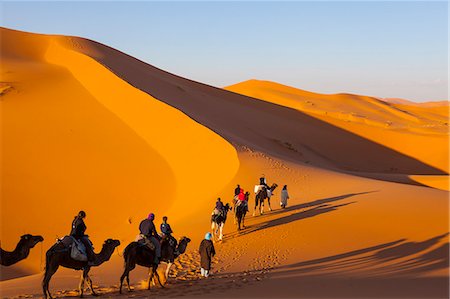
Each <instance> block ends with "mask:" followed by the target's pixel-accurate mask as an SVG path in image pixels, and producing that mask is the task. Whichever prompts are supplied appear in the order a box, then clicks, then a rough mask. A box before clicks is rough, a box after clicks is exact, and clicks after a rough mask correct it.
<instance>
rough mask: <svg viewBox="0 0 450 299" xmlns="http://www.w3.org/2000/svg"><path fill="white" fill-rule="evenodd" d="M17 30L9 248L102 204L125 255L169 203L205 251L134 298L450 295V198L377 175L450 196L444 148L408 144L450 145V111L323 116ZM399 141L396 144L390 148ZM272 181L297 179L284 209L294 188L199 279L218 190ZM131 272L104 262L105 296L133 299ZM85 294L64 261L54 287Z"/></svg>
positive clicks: (24, 284)
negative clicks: (388, 123)
mask: <svg viewBox="0 0 450 299" xmlns="http://www.w3.org/2000/svg"><path fill="white" fill-rule="evenodd" d="M1 33H2V41H7V42H2V43H1V44H2V74H1V82H2V86H3V89H2V90H3V92H2V96H1V101H0V103H1V105H2V106H1V109H2V114H3V115H2V126H3V132H2V138H3V146H2V151H3V161H2V187H3V189H2V212H1V213H2V214H1V216H2V235H1V240H2V247H3V246H4V247H5V248H11V247H12V246H13V244H14V243H15V242H16V239H17V238H18V235H19V234H21V233H22V231H27V232H31V233H36V234H37V233H39V234H42V235H44V237H45V238H46V239H47V240H46V242H45V243H44V244H43V249H44V250H45V249H46V248H48V247H49V246H50V245H51V243H52V240H51V239H52V236H54V235H56V234H64V233H66V232H67V230H68V225H69V224H70V220H71V217H72V215H74V214H75V213H76V212H77V211H78V209H79V208H80V207H82V208H85V207H86V206H88V207H89V208H86V210H87V212H88V219H87V224H88V227H89V229H88V232H89V233H91V232H92V233H91V235H92V237H93V240H94V243H95V244H99V242H101V240H102V239H105V238H106V237H114V238H118V239H120V240H121V241H123V245H125V244H126V243H127V242H129V241H130V240H131V239H132V238H133V237H134V234H135V233H136V228H137V225H138V222H139V220H140V219H141V218H142V217H145V214H146V213H147V212H148V211H149V210H152V211H156V212H157V213H158V215H161V216H162V214H167V215H168V216H169V218H170V219H171V224H172V226H173V228H174V231H175V235H176V236H177V237H180V236H182V235H188V236H189V237H190V238H191V239H192V243H191V244H190V245H189V247H188V252H187V253H186V254H184V255H183V256H182V257H181V258H180V259H179V260H178V261H177V263H176V266H175V267H174V272H173V275H174V277H172V278H171V281H170V282H169V285H168V288H166V289H154V290H152V291H151V293H148V292H147V291H145V290H140V289H141V288H142V286H143V285H142V283H141V282H142V280H144V279H145V278H146V273H145V269H142V268H139V269H137V270H135V271H134V272H133V273H132V275H131V280H132V285H133V286H134V287H135V289H136V292H135V293H134V294H133V295H131V296H139V297H140V296H148V295H149V294H151V295H152V296H153V295H154V296H158V297H165V298H179V297H184V298H192V297H196V298H198V297H200V298H211V297H214V298H216V297H217V298H231V297H239V298H249V297H258V298H260V297H263V298H267V297H270V296H272V297H282V298H333V297H338V298H343V297H349V298H367V297H370V298H396V297H398V298H413V297H414V298H445V297H448V277H449V273H448V269H449V258H448V231H449V230H448V205H449V203H448V194H449V193H448V192H447V191H442V190H438V189H434V188H428V187H423V186H414V185H411V182H408V181H405V182H406V183H408V184H399V183H392V182H386V181H382V180H373V179H368V178H364V177H361V176H368V175H373V176H374V177H377V178H384V179H385V180H394V179H393V178H392V177H393V176H397V177H399V178H400V179H405V178H408V179H409V180H410V181H416V182H421V183H424V182H425V181H428V183H427V184H429V185H434V186H433V187H438V188H441V187H442V185H443V184H442V180H441V179H442V175H444V174H445V173H446V171H447V169H448V168H446V166H445V165H443V163H444V161H445V159H447V155H448V152H445V148H444V149H442V148H431V147H430V148H428V153H429V156H426V154H425V152H426V151H425V150H423V151H422V150H417V149H414V150H412V149H410V148H409V147H408V146H407V145H406V142H413V144H414V142H417V143H420V142H419V141H420V140H425V141H427V142H428V141H429V142H431V143H433V144H436V145H440V144H442V143H443V140H445V139H446V138H447V136H446V133H445V132H443V131H440V127H439V126H436V127H430V128H429V129H428V128H425V129H424V128H423V127H421V125H420V124H421V123H420V122H421V121H424V122H425V121H430V122H433V121H435V122H436V123H437V122H439V121H440V119H441V116H442V115H444V116H445V113H444V112H442V111H438V112H433V115H434V116H433V117H434V118H432V117H431V116H423V115H421V116H420V117H421V118H419V120H420V121H419V122H415V121H413V120H412V119H411V118H410V116H411V115H409V114H408V113H403V112H399V111H398V110H397V108H398V107H397V108H395V107H394V108H393V107H389V108H388V109H386V110H383V109H384V108H385V107H384V106H383V105H384V104H382V103H377V102H371V101H369V100H368V102H366V103H358V101H359V98H358V97H356V96H348V98H347V96H342V97H343V98H342V103H341V104H340V106H339V105H338V106H339V107H338V108H339V109H341V108H346V109H353V108H352V106H355V108H354V109H356V110H358V111H363V112H364V113H367V115H368V116H369V115H370V116H371V115H374V116H376V117H378V118H379V120H381V121H383V120H384V119H387V118H390V117H392V118H393V119H394V118H395V119H396V120H397V121H398V122H399V123H401V124H411V126H410V127H401V128H400V127H398V128H394V127H395V126H393V127H392V129H391V128H383V127H382V126H379V125H374V124H372V123H369V124H368V123H362V122H354V121H343V120H342V119H338V118H336V117H324V118H321V117H319V116H318V115H319V114H320V113H312V112H308V111H302V110H301V109H297V108H296V107H293V106H292V105H291V104H289V103H288V102H281V101H284V100H285V97H284V96H282V94H278V96H279V98H277V99H276V101H275V100H273V103H272V102H271V100H270V99H265V98H263V99H262V100H261V99H256V98H253V97H247V96H243V95H239V94H236V93H233V92H229V91H224V90H220V89H217V88H213V87H210V86H207V85H203V84H200V83H196V82H193V81H190V80H187V79H183V78H180V77H177V76H174V75H172V74H169V73H166V72H164V71H161V70H159V69H156V68H154V67H152V66H150V65H148V64H145V63H143V62H140V61H139V60H136V59H134V58H132V57H130V56H127V55H125V54H123V53H121V52H119V51H117V50H114V49H111V48H109V47H107V46H104V45H101V44H98V43H96V42H93V41H89V40H85V39H81V38H72V37H57V36H42V35H34V34H27V33H21V32H16V31H12V30H7V29H3V30H2V31H1ZM133 86H134V87H133ZM136 87H137V88H136ZM255 90H256V89H255ZM142 91H145V92H146V93H144V92H142ZM275 93H279V91H277V90H275ZM355 97H356V98H355ZM337 99H339V101H341V96H338V97H337ZM346 99H347V100H346ZM268 101H269V102H268ZM374 103H377V104H374ZM325 104H327V103H326V102H323V105H324V107H328V106H326V105H325ZM337 104H339V103H337ZM378 104H379V105H378ZM321 105H322V104H321ZM374 105H375V106H374ZM173 107H175V108H177V109H174V108H173ZM329 108H330V111H331V107H329ZM327 109H328V108H327ZM420 109H421V108H420ZM348 111H350V110H348ZM411 111H412V110H411ZM421 111H422V110H421ZM397 112H398V113H397ZM411 113H413V112H411ZM414 113H418V114H420V113H422V112H420V113H419V112H414ZM442 113H444V114H442ZM405 115H409V116H405ZM343 124H347V125H348V126H344V125H343ZM412 124H414V125H412ZM418 124H419V125H418ZM358 128H359V129H358ZM420 128H422V129H423V131H422V132H419V131H418V130H419V129H420ZM422 129H421V130H422ZM357 130H361V131H357ZM382 132H387V133H386V135H385V136H391V135H389V134H393V135H392V136H391V137H390V138H385V139H383V138H379V137H378V135H377V134H382ZM364 134H365V135H364ZM401 136H403V137H401ZM377 138H378V139H377ZM396 138H404V139H403V143H402V142H399V143H396V141H395V140H394V139H396ZM417 138H418V139H417ZM420 138H423V139H420ZM225 140H226V141H225ZM227 141H228V142H227ZM230 143H231V144H230ZM422 149H423V147H422ZM435 156H438V157H437V158H436V157H435ZM262 173H264V174H266V176H267V179H268V182H269V183H272V182H276V183H278V184H279V185H280V188H281V186H283V185H285V184H286V185H288V188H289V192H290V196H291V199H290V200H289V207H288V208H287V209H285V210H280V209H279V204H278V199H279V194H280V190H279V189H278V190H277V191H276V192H275V195H274V196H275V197H274V198H273V199H272V207H273V208H274V211H272V212H267V213H265V214H264V215H262V216H257V217H251V215H248V217H247V218H246V224H247V228H246V229H245V230H244V231H242V232H237V231H236V227H235V226H234V225H233V222H232V219H229V220H228V221H227V224H226V227H225V241H224V242H223V243H216V246H217V247H216V249H217V252H218V255H217V257H216V259H215V260H214V264H213V269H214V275H213V276H212V277H211V278H210V279H208V280H204V279H203V280H201V279H199V275H198V272H199V269H198V262H199V261H198V253H197V252H196V249H197V248H198V245H199V242H200V240H201V239H202V237H203V236H204V233H205V232H206V231H208V230H209V219H210V212H211V209H212V207H213V205H214V200H215V198H216V197H217V196H220V197H222V198H223V199H224V201H225V202H230V201H231V199H232V194H233V189H234V187H235V185H236V184H237V183H239V184H241V186H242V187H243V188H244V189H245V190H251V189H252V188H253V186H254V184H255V183H256V182H257V181H258V178H259V176H260V175H261V174H262ZM349 173H351V174H349ZM424 174H427V176H424ZM381 176H383V177H381ZM397 179H398V178H397ZM405 180H406V179H405ZM430 181H431V182H430ZM253 200H254V198H253V194H252V198H251V200H250V201H251V202H250V209H253V205H254V204H253ZM73 202H77V203H78V204H79V205H78V206H74V204H73ZM43 215H44V216H43ZM157 223H158V224H159V222H157ZM5 227H7V229H5ZM28 229H32V231H28ZM123 245H122V246H121V248H123ZM39 258H40V256H39V248H37V249H36V250H34V251H33V253H32V256H31V257H30V258H29V259H27V260H26V261H25V262H23V263H22V264H20V265H18V266H17V267H15V268H13V269H8V270H11V271H13V270H17V271H19V270H21V271H29V272H36V270H38V268H39V266H40V265H39ZM122 263H123V261H122V259H121V257H120V256H119V255H116V254H114V256H113V258H112V259H111V261H109V262H108V263H106V264H104V265H102V266H101V267H98V268H95V269H93V270H92V278H93V279H94V283H95V284H96V285H98V287H99V290H100V292H101V293H105V294H106V295H108V296H111V297H118V298H124V297H128V296H130V295H129V294H127V293H126V294H124V295H122V296H120V295H119V294H118V292H117V284H118V278H119V276H120V274H121V271H122ZM1 270H2V273H8V272H6V271H5V269H4V268H2V269H1ZM16 274H17V275H23V273H17V272H16ZM41 278H42V277H41V275H40V274H36V275H31V276H28V277H22V278H18V279H11V280H7V281H3V282H0V290H1V292H2V297H3V296H5V297H15V296H18V295H21V296H25V295H27V296H33V297H39V296H40V292H41V290H40V280H41ZM77 284H78V274H77V273H75V272H73V271H71V270H66V269H61V270H59V271H58V273H57V274H56V275H55V277H54V279H53V281H52V284H51V290H52V291H53V292H54V293H56V294H57V295H58V297H65V296H74V295H76V293H75V292H74V291H73V290H74V289H75V288H76V286H77Z"/></svg>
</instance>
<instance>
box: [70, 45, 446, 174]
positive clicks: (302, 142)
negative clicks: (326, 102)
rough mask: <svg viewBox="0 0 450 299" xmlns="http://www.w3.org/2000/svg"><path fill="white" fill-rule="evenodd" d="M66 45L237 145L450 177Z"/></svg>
mask: <svg viewBox="0 0 450 299" xmlns="http://www.w3.org/2000/svg"><path fill="white" fill-rule="evenodd" d="M65 43H66V45H67V46H70V47H73V48H74V49H76V50H77V51H80V52H82V53H85V54H86V55H89V56H91V57H92V58H94V59H96V60H97V61H99V62H100V63H101V64H103V65H105V66H107V67H108V68H109V69H110V70H111V71H113V72H114V73H115V74H117V75H118V76H119V77H121V78H123V79H124V80H126V81H127V82H129V83H130V84H131V85H133V86H135V87H137V88H139V89H140V90H143V91H145V92H147V93H148V94H151V95H152V96H153V97H155V98H156V99H158V100H160V101H162V102H164V103H166V104H168V105H171V106H173V107H175V108H177V109H179V110H181V111H183V112H184V113H186V114H187V115H188V116H189V117H191V118H192V119H194V120H195V121H197V122H199V123H200V124H202V125H204V126H206V127H208V128H210V129H211V130H213V131H214V132H216V133H218V134H220V135H221V136H222V137H224V138H225V139H226V140H228V141H229V142H231V143H232V144H234V145H237V146H247V147H250V148H252V149H254V150H257V151H261V152H264V153H267V154H270V155H272V156H274V157H278V158H282V159H286V160H289V161H294V162H302V163H309V164H311V165H315V166H320V167H324V168H329V169H339V170H345V171H354V172H372V173H404V174H446V173H447V172H446V171H445V170H442V169H440V168H438V167H435V166H431V165H429V164H427V163H426V162H422V161H419V160H418V159H416V158H413V157H411V156H409V155H407V154H404V153H401V152H399V151H396V150H393V149H390V148H388V147H386V146H384V145H383V144H381V143H377V142H374V141H371V140H369V139H367V138H364V137H360V136H358V135H356V134H354V133H352V132H349V131H347V130H345V129H342V128H339V127H337V126H334V125H331V124H328V123H326V122H324V121H322V120H320V119H317V118H314V117H312V116H310V115H308V114H306V113H302V112H300V111H298V110H293V109H291V108H287V107H283V106H281V105H277V104H273V103H268V102H263V101H258V100H255V99H254V98H250V97H246V96H242V95H238V94H235V93H232V92H228V91H225V90H222V89H218V88H214V87H211V86H208V85H205V84H201V83H197V82H194V81H191V80H187V79H184V78H181V77H178V76H175V75H172V74H170V73H167V72H164V71H162V70H160V69H157V68H155V67H153V66H151V65H148V64H146V63H144V62H142V61H139V60H137V59H135V58H133V57H131V56H128V55H126V54H124V53H121V52H119V51H117V50H115V49H112V48H110V47H107V46H104V45H101V44H99V43H96V42H93V41H89V40H85V39H81V38H67V39H66V41H65Z"/></svg>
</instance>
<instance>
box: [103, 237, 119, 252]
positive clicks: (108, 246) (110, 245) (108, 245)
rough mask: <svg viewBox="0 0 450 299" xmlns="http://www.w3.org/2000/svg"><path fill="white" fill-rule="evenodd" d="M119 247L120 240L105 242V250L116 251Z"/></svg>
mask: <svg viewBox="0 0 450 299" xmlns="http://www.w3.org/2000/svg"><path fill="white" fill-rule="evenodd" d="M119 245H120V241H119V240H114V239H108V240H106V241H105V243H103V248H105V249H112V250H114V249H115V248H116V247H117V246H119Z"/></svg>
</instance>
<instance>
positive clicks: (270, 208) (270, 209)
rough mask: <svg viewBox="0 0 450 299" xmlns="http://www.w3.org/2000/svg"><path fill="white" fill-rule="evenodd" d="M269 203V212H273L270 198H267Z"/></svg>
mask: <svg viewBox="0 0 450 299" xmlns="http://www.w3.org/2000/svg"><path fill="white" fill-rule="evenodd" d="M267 203H268V204H269V211H272V207H271V206H270V197H268V198H267Z"/></svg>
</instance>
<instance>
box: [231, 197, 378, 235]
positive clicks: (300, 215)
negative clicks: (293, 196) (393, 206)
mask: <svg viewBox="0 0 450 299" xmlns="http://www.w3.org/2000/svg"><path fill="white" fill-rule="evenodd" d="M373 192H377V191H367V192H359V193H349V194H344V195H340V196H335V197H328V198H323V199H318V200H315V201H311V202H307V203H302V204H297V205H293V206H290V207H288V208H286V209H282V210H277V211H274V212H272V213H269V214H266V215H267V216H273V215H277V214H289V215H286V216H283V217H280V218H276V219H273V220H269V221H267V222H263V223H261V224H256V225H252V226H248V227H247V228H246V229H244V230H242V231H239V232H235V233H231V234H227V235H226V236H225V238H224V240H227V239H230V238H233V237H235V236H236V235H246V234H250V233H253V232H256V231H260V230H263V229H267V228H270V227H274V226H278V225H283V224H287V223H290V222H294V221H298V220H301V219H306V218H311V217H315V216H318V215H321V214H324V213H329V212H333V211H336V210H338V209H339V208H341V207H344V206H347V205H350V204H353V203H355V201H353V202H348V203H343V204H338V205H330V204H329V203H332V202H336V201H340V200H344V199H347V198H350V197H353V196H356V195H362V194H368V193H373ZM306 208H311V209H308V210H306V211H299V212H297V213H293V214H290V212H292V211H297V210H301V209H306ZM267 216H266V217H267Z"/></svg>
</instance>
